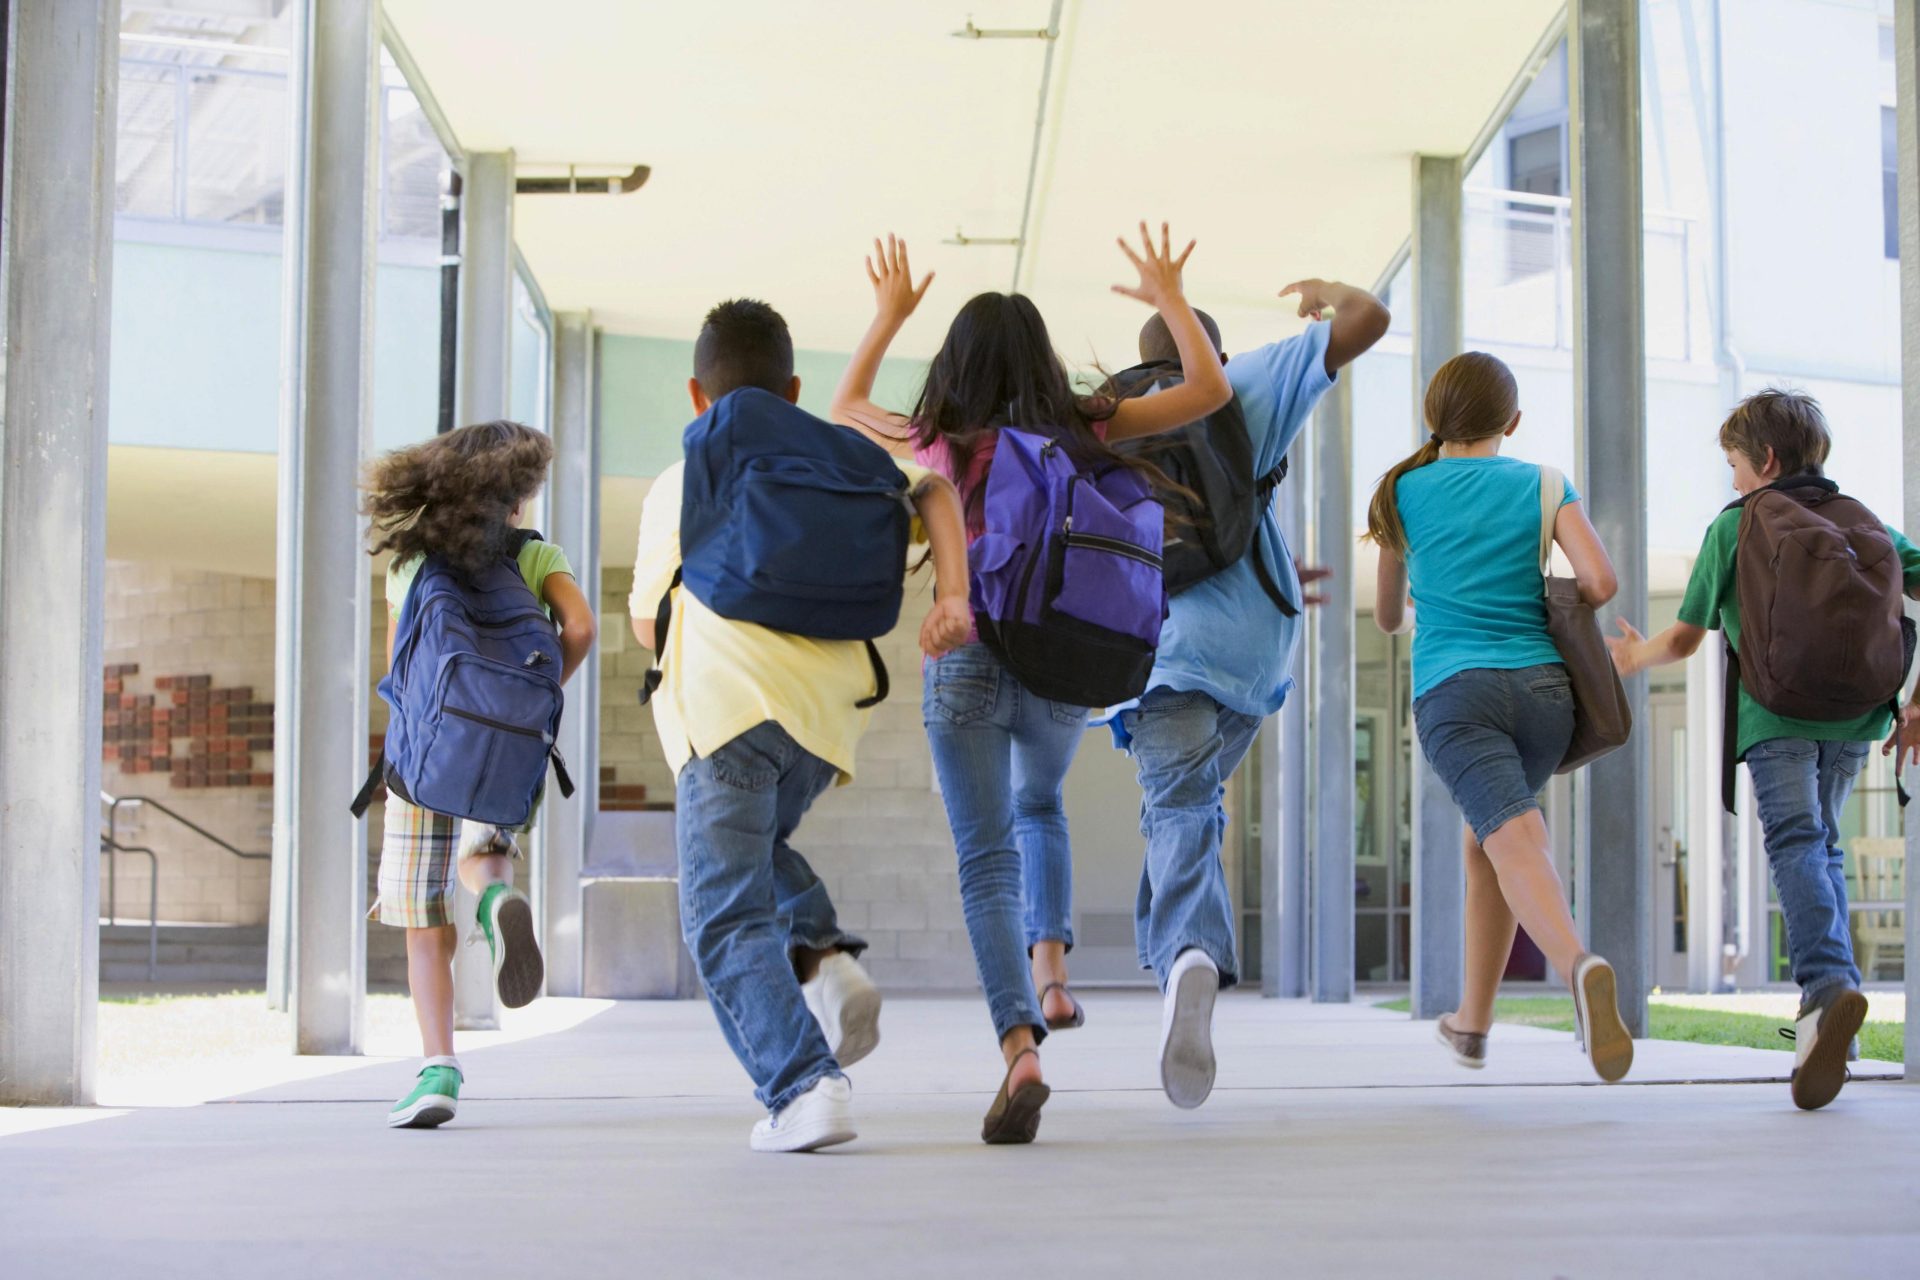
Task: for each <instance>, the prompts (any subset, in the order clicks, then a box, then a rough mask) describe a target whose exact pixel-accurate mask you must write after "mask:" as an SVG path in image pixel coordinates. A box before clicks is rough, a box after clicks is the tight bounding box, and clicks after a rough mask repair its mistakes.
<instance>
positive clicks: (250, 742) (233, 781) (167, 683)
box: [101, 662, 273, 789]
mask: <svg viewBox="0 0 1920 1280" xmlns="http://www.w3.org/2000/svg"><path fill="white" fill-rule="evenodd" d="M139 675H140V664H139V663H137V662H122V663H115V664H113V665H111V666H108V667H107V668H106V680H105V689H106V695H105V696H106V705H105V707H104V709H103V721H104V733H103V735H102V737H103V744H104V745H103V748H102V752H101V756H102V761H103V763H107V764H114V765H117V766H118V767H119V769H120V772H121V773H130V774H142V773H164V774H168V775H170V776H169V778H168V785H169V786H173V787H179V788H183V789H193V788H199V787H271V786H272V785H273V704H272V703H271V702H255V701H254V700H253V689H252V688H251V687H250V686H247V685H237V686H234V687H232V688H225V689H220V688H215V687H214V684H213V677H212V676H211V675H206V674H202V675H172V676H159V677H157V678H156V679H154V681H153V692H151V693H141V692H138V691H137V689H136V685H137V684H138V677H139ZM263 755H264V756H265V757H266V759H265V762H264V764H263V763H262V761H261V759H260V757H261V756H263Z"/></svg>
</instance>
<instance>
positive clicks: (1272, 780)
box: [1260, 449, 1313, 998]
mask: <svg viewBox="0 0 1920 1280" xmlns="http://www.w3.org/2000/svg"><path fill="white" fill-rule="evenodd" d="M1294 453H1295V455H1296V456H1295V457H1294V458H1293V459H1292V461H1293V463H1294V464H1295V465H1294V467H1293V473H1292V475H1290V476H1289V477H1288V479H1287V481H1286V483H1285V484H1282V485H1281V486H1280V490H1279V493H1278V495H1277V502H1278V508H1279V517H1280V529H1281V532H1282V533H1283V534H1284V535H1285V536H1286V540H1287V546H1288V547H1289V548H1298V547H1304V546H1306V495H1307V494H1309V493H1311V492H1312V491H1313V490H1312V480H1311V477H1310V475H1309V471H1310V468H1309V467H1308V466H1307V465H1306V457H1305V455H1306V453H1307V450H1305V449H1296V450H1295V451H1294ZM1307 649H1308V646H1306V645H1302V646H1301V650H1300V653H1299V655H1298V657H1297V659H1296V661H1295V664H1294V687H1293V692H1292V693H1290V694H1288V695H1287V704H1286V706H1284V707H1282V708H1281V709H1280V714H1279V715H1277V716H1271V717H1269V718H1268V720H1267V722H1266V723H1265V724H1264V725H1262V726H1261V727H1260V759H1261V763H1262V765H1263V767H1262V769H1261V771H1260V858H1261V868H1260V914H1261V921H1260V993H1261V994H1262V995H1265V996H1282V997H1287V998H1294V997H1299V996H1304V995H1306V994H1307V972H1308V965H1307V833H1308V829H1309V826H1310V823H1309V819H1308V815H1307V802H1308V796H1309V794H1310V792H1309V790H1308V787H1307V774H1308V772H1309V769H1310V766H1311V760H1310V758H1309V756H1308V754H1307V708H1308V704H1309V702H1310V701H1311V699H1312V690H1311V688H1310V687H1309V684H1308V681H1307V679H1306V668H1307Z"/></svg>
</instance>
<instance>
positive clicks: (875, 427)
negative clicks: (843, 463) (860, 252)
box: [829, 235, 933, 458]
mask: <svg viewBox="0 0 1920 1280" xmlns="http://www.w3.org/2000/svg"><path fill="white" fill-rule="evenodd" d="M867 279H868V280H870V281H872V283H873V298H874V314H873V323H872V324H870V325H868V326H867V332H866V333H865V334H864V335H863V336H862V337H861V339H860V345H859V346H857V347H855V348H854V349H853V358H852V359H851V360H849V361H848V362H847V371H846V372H845V373H843V374H841V375H840V385H839V386H837V387H835V388H834V390H833V405H832V408H831V409H830V410H829V416H831V417H832V418H833V420H834V421H835V422H838V423H840V424H841V425H842V426H847V427H852V428H853V429H854V430H855V431H858V432H859V433H860V434H861V435H863V436H865V437H866V438H867V439H869V440H871V441H873V442H874V443H875V444H877V445H879V446H880V447H881V448H883V449H885V450H886V451H887V452H889V453H891V454H893V455H894V456H895V457H897V458H905V457H911V456H912V454H913V443H912V440H911V439H910V438H909V435H908V431H907V420H906V419H905V418H904V417H902V416H901V415H900V414H897V413H894V412H892V411H890V410H887V409H882V408H881V407H880V406H879V405H877V404H875V403H874V402H873V399H872V397H873V380H874V378H876V377H877V376H879V373H880V362H881V361H882V360H884V359H886V355H887V348H888V347H890V346H892V345H893V340H894V338H895V337H896V336H897V335H898V334H899V332H900V327H901V326H902V325H904V324H905V323H906V322H907V317H908V316H911V315H912V314H913V312H914V308H916V307H918V306H919V305H920V299H922V298H924V297H925V296H926V294H927V286H929V285H931V284H932V283H933V272H931V271H929V272H927V274H926V276H925V278H923V279H922V280H921V281H920V283H919V285H918V286H917V287H916V286H915V285H914V283H913V272H912V269H911V267H910V266H909V265H908V262H907V242H906V241H905V240H900V239H897V238H896V237H894V236H892V235H889V236H888V237H887V243H886V244H885V245H884V246H883V245H882V244H881V243H880V241H879V240H877V239H876V240H875V241H874V242H873V256H872V257H869V258H868V259H867Z"/></svg>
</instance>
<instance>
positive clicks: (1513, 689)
mask: <svg viewBox="0 0 1920 1280" xmlns="http://www.w3.org/2000/svg"><path fill="white" fill-rule="evenodd" d="M1424 409H1425V416H1426V426H1427V431H1428V433H1429V434H1428V437H1427V441H1426V443H1425V444H1423V445H1421V446H1420V448H1419V449H1417V450H1415V451H1414V453H1413V455H1412V456H1411V457H1409V458H1407V459H1405V460H1404V461H1402V462H1401V463H1400V464H1399V465H1397V466H1395V467H1394V468H1393V469H1392V470H1390V471H1388V472H1387V474H1386V475H1385V476H1383V477H1381V480H1380V484H1379V487H1378V488H1376V489H1375V490H1374V494H1373V501H1372V503H1371V505H1370V506H1369V507H1368V510H1367V538H1368V540H1369V541H1371V542H1372V543H1374V544H1375V545H1376V546H1377V547H1379V549H1380V567H1379V573H1378V580H1377V582H1376V597H1375V603H1374V615H1373V616H1374V621H1375V622H1376V623H1378V624H1379V626H1380V629H1381V630H1383V631H1386V632H1388V633H1390V634H1391V633H1395V632H1398V631H1401V630H1403V629H1404V626H1405V624H1406V623H1407V621H1409V616H1408V605H1409V604H1412V605H1414V606H1415V608H1416V611H1417V613H1418V617H1419V623H1418V626H1417V627H1416V628H1415V630H1414V639H1413V720H1414V729H1415V732H1416V734H1417V736H1418V737H1419V739H1420V749H1421V750H1422V751H1423V752H1425V754H1426V757H1427V762H1428V763H1429V764H1430V765H1431V766H1432V768H1433V771H1434V773H1435V775H1436V776H1438V777H1439V778H1440V779H1441V780H1442V781H1444V782H1445V783H1446V786H1447V790H1448V792H1449V793H1451V795H1452V796H1453V800H1454V803H1455V804H1456V805H1458V806H1459V808H1460V812H1461V814H1462V815H1463V816H1464V817H1465V819H1466V832H1465V835H1464V844H1465V856H1466V870H1467V912H1466V933H1467V938H1466V980H1465V982H1464V984H1463V990H1462V993H1461V999H1460V1008H1459V1009H1457V1010H1455V1011H1454V1012H1452V1013H1449V1014H1446V1015H1444V1016H1443V1017H1441V1019H1440V1021H1439V1025H1438V1035H1439V1039H1440V1042H1441V1043H1442V1044H1444V1045H1446V1046H1447V1047H1448V1048H1449V1049H1450V1050H1452V1052H1453V1056H1454V1060H1455V1061H1456V1062H1458V1063H1460V1065H1462V1066H1465V1067H1481V1066H1484V1065H1485V1064H1486V1052H1487V1033H1488V1031H1489V1030H1490V1029H1491V1027H1492V1025H1493V1001H1494V996H1495V994H1496V993H1497V992H1498V991H1499V987H1500V977H1501V974H1502V973H1504V972H1505V970H1506V965H1507V957H1508V955H1509V953H1510V952H1511V951H1512V950H1513V939H1514V930H1515V926H1516V924H1517V925H1518V926H1519V927H1522V928H1524V929H1526V931H1527V936H1528V937H1530V938H1532V939H1533V941H1534V942H1535V943H1536V944H1537V945H1538V946H1539V947H1540V949H1541V950H1542V951H1543V952H1544V953H1545V954H1546V957H1547V959H1548V961H1549V962H1550V963H1551V964H1552V965H1553V967H1554V969H1555V970H1557V971H1558V972H1559V973H1560V974H1561V975H1562V976H1563V977H1565V978H1566V979H1567V981H1568V985H1570V986H1571V987H1572V988H1573V996H1574V1009H1575V1012H1576V1014H1577V1015H1578V1019H1579V1024H1580V1031H1581V1037H1582V1040H1581V1043H1582V1046H1583V1047H1584V1049H1585V1051H1586V1054H1587V1057H1588V1058H1589V1060H1590V1061H1591V1062H1592V1063H1593V1068H1594V1071H1595V1072H1596V1073H1597V1074H1598V1075H1599V1076H1600V1078H1601V1079H1602V1080H1606V1081H1609V1082H1611V1081H1614V1080H1618V1079H1620V1078H1621V1077H1622V1076H1624V1075H1625V1074H1626V1073H1627V1069H1628V1067H1630V1066H1631V1065H1632V1063H1633V1040H1632V1038H1631V1037H1630V1036H1629V1035H1628V1034H1627V1029H1626V1027H1625V1025H1624V1024H1623V1023H1622V1022H1621V1020H1620V1012H1619V1009H1618V1007H1617V1004H1616V1001H1615V993H1614V975H1613V968H1612V966H1611V965H1609V964H1608V963H1607V962H1606V961H1605V960H1603V959H1602V958H1600V957H1599V956H1596V955H1593V954H1590V953H1589V952H1587V951H1585V950H1584V949H1583V948H1582V947H1581V945H1580V937H1579V934H1578V933H1576V932H1575V931H1574V927H1573V918H1572V916H1571V915H1570V914H1569V913H1568V911H1567V904H1566V897H1565V894H1564V892H1563V891H1562V889H1561V885H1560V878H1559V876H1558V875H1557V874H1556V873H1555V872H1554V869H1553V855H1552V846H1551V844H1550V841H1549V838H1548V834H1547V824H1546V822H1545V820H1544V818H1543V817H1542V815H1541V812H1540V804H1539V801H1538V800H1537V799H1536V797H1537V796H1538V795H1539V792H1540V790H1541V788H1542V787H1544V786H1545V785H1546V784H1547V780H1548V779H1549V778H1551V777H1552V776H1553V772H1554V770H1555V768H1557V767H1558V765H1559V764H1560V760H1561V758H1562V756H1564V755H1565V754H1566V749H1567V744H1568V742H1569V741H1570V740H1571V738H1572V736H1573V690H1572V686H1571V685H1570V684H1569V683H1568V680H1567V671H1566V668H1565V667H1564V666H1562V665H1561V662H1560V654H1559V651H1558V650H1557V649H1556V648H1555V647H1554V643H1553V640H1552V638H1551V637H1550V636H1549V635H1548V633H1547V615H1546V606H1545V603H1544V599H1543V594H1542V584H1541V566H1540V538H1541V522H1542V519H1543V512H1542V507H1543V503H1542V501H1541V490H1542V484H1541V469H1540V468H1539V467H1537V466H1535V465H1533V464H1532V463H1528V462H1522V461H1520V460H1518V459H1516V458H1503V457H1501V456H1500V445H1501V442H1502V441H1503V440H1505V439H1507V438H1508V437H1509V436H1511V435H1513V433H1514V432H1515V431H1516V430H1517V429H1518V428H1519V426H1520V396H1519V390H1518V388H1517V387H1516V386H1515V384H1514V380H1513V373H1512V371H1511V370H1509V369H1508V368H1507V366H1506V365H1505V364H1503V363H1501V362H1500V361H1499V360H1498V359H1496V358H1494V357H1493V356H1490V355H1487V354H1486V353H1485V352H1480V351H1469V352H1467V353H1465V354H1464V355H1459V356H1455V357H1454V358H1453V359H1451V360H1449V361H1447V362H1446V363H1445V364H1444V365H1441V366H1440V369H1439V370H1438V372H1436V373H1435V374H1434V376H1433V381H1432V382H1431V383H1429V384H1428V386H1427V394H1426V401H1425V405H1424ZM1562 485H1563V492H1562V495H1561V502H1560V508H1559V514H1558V515H1557V516H1555V517H1554V523H1553V539H1554V542H1555V543H1557V544H1558V545H1559V547H1560V548H1561V550H1563V551H1564V552H1565V553H1566V555H1567V558H1568V559H1569V560H1570V561H1571V562H1572V564H1573V569H1574V577H1575V578H1576V580H1577V581H1578V582H1579V584H1580V594H1581V596H1582V598H1584V599H1585V600H1586V601H1587V603H1589V604H1592V605H1596V606H1597V605H1601V604H1605V603H1606V602H1607V601H1608V600H1610V599H1612V598H1613V593H1614V589H1615V584H1614V576H1613V564H1612V562H1611V561H1610V560H1609V559H1608V558H1607V551H1606V548H1605V547H1604V546H1602V545H1601V543H1600V538H1599V535H1598V534H1596V533H1595V532H1594V530H1593V525H1592V524H1591V523H1590V522H1589V521H1588V519H1587V516H1586V511H1585V508H1584V507H1583V506H1582V504H1581V502H1580V495H1579V494H1577V493H1575V492H1574V490H1573V486H1572V485H1571V484H1567V483H1565V482H1564V481H1563V482H1562ZM1620 852H1622V853H1625V852H1627V851H1624V850H1623V851H1620Z"/></svg>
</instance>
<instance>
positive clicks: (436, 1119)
mask: <svg viewBox="0 0 1920 1280" xmlns="http://www.w3.org/2000/svg"><path fill="white" fill-rule="evenodd" d="M459 1107H460V1071H459V1069H458V1068H457V1067H422V1068H420V1076H419V1078H418V1079H417V1080H416V1081H415V1082H414V1086H413V1092H412V1093H409V1094H408V1095H407V1096H406V1097H404V1098H402V1099H400V1101H398V1102H396V1103H394V1104H393V1110H391V1111H389V1112H387V1127H388V1128H390V1129H437V1128H439V1127H440V1126H441V1125H443V1124H445V1123H446V1122H447V1121H449V1120H451V1119H453V1113H454V1112H455V1111H457V1110H459Z"/></svg>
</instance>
